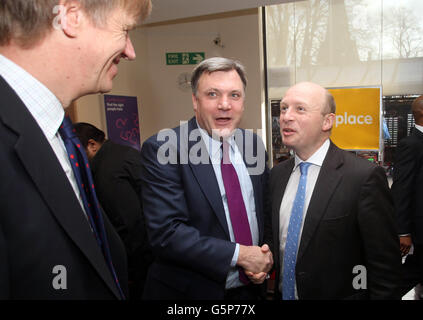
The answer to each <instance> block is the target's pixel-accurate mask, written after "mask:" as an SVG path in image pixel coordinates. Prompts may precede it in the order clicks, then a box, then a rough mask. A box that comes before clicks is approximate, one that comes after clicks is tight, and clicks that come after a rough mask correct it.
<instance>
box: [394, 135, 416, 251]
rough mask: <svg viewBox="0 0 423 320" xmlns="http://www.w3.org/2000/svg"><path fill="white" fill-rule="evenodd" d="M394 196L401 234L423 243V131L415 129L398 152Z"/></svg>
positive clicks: (402, 142) (399, 147)
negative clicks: (408, 235)
mask: <svg viewBox="0 0 423 320" xmlns="http://www.w3.org/2000/svg"><path fill="white" fill-rule="evenodd" d="M393 176H394V181H393V184H392V195H393V197H394V204H395V211H396V214H397V222H398V233H399V234H411V236H412V239H413V243H414V244H416V245H423V133H421V132H420V131H419V130H417V129H414V130H413V131H412V133H411V134H410V135H409V136H408V137H407V138H404V139H402V140H401V141H400V143H399V144H398V147H397V150H396V152H395V161H394V175H393Z"/></svg>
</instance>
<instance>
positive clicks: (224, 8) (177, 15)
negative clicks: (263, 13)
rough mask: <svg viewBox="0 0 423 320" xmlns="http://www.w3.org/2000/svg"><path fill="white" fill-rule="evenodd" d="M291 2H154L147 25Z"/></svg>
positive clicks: (240, 0)
mask: <svg viewBox="0 0 423 320" xmlns="http://www.w3.org/2000/svg"><path fill="white" fill-rule="evenodd" d="M291 1H294V0H152V3H153V11H152V13H151V16H150V17H149V18H148V20H147V21H146V23H156V22H163V21H169V20H177V19H183V18H191V17H197V16H203V15H208V14H215V13H222V12H229V11H236V10H242V9H251V8H258V7H261V6H265V5H272V4H278V3H284V2H291Z"/></svg>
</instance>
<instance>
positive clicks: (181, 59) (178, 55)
mask: <svg viewBox="0 0 423 320" xmlns="http://www.w3.org/2000/svg"><path fill="white" fill-rule="evenodd" d="M205 57H206V55H205V53H204V52H172V53H166V64H167V65H168V66H175V65H188V64H199V63H200V62H201V61H203V60H204V59H205Z"/></svg>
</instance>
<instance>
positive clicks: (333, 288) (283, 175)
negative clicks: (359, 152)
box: [270, 143, 401, 299]
mask: <svg viewBox="0 0 423 320" xmlns="http://www.w3.org/2000/svg"><path fill="white" fill-rule="evenodd" d="M293 167H294V159H290V160H287V161H284V162H282V163H281V164H279V165H277V166H276V167H274V168H273V169H272V171H271V174H270V176H271V177H270V190H271V196H272V225H273V241H274V244H275V247H274V249H273V252H279V251H280V250H279V209H280V205H281V202H282V198H283V194H284V192H285V188H286V185H287V183H288V180H289V177H290V175H291V172H292V169H293ZM274 259H275V265H276V275H277V277H276V284H275V286H276V289H278V287H279V285H278V284H279V280H280V279H279V273H280V255H279V254H274ZM358 265H362V266H365V267H366V269H367V290H362V289H361V290H356V289H354V288H353V285H352V283H353V279H354V277H355V276H358V275H359V274H361V275H363V274H362V273H361V272H360V273H359V272H357V273H353V268H354V267H355V266H358ZM400 266H401V257H400V253H399V243H398V237H397V233H396V229H395V224H394V212H393V206H392V200H391V197H390V193H389V187H388V183H387V179H386V176H385V172H384V170H383V169H382V168H381V167H378V166H375V165H374V164H372V163H370V162H369V161H367V160H364V159H361V158H358V157H356V156H354V155H353V154H351V153H349V152H347V151H343V150H340V149H338V148H337V147H336V146H335V145H334V144H332V143H331V145H330V148H329V150H328V153H327V155H326V157H325V160H324V162H323V165H322V167H321V169H320V173H319V176H318V179H317V181H316V185H315V188H314V191H313V194H312V197H311V200H310V204H309V207H308V211H307V214H306V217H305V221H304V228H303V232H302V236H301V241H300V247H299V251H298V256H297V265H296V281H297V290H298V296H299V299H356V298H366V297H370V298H375V299H378V298H396V293H395V292H396V291H395V290H396V286H397V281H398V277H399V268H400ZM276 296H277V297H278V298H279V297H280V294H279V292H277V295H276Z"/></svg>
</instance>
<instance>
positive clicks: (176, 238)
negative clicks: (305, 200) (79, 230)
mask: <svg viewBox="0 0 423 320" xmlns="http://www.w3.org/2000/svg"><path fill="white" fill-rule="evenodd" d="M191 86H192V89H193V94H192V101H193V106H194V112H195V117H194V118H192V119H191V120H189V122H188V123H186V122H185V123H183V124H181V126H179V127H177V128H174V129H169V130H163V131H161V132H159V134H157V135H155V136H153V137H150V138H149V139H148V140H147V141H145V142H144V144H143V147H142V150H141V155H142V166H143V174H142V179H143V193H142V195H143V204H144V214H145V218H146V223H147V231H148V235H149V240H150V244H151V246H152V249H153V252H154V255H155V261H154V262H153V264H152V265H151V267H150V269H149V272H148V275H147V281H146V286H145V290H144V297H145V298H146V299H258V298H260V297H262V296H263V291H262V286H261V285H259V284H260V283H263V281H264V280H265V276H266V274H267V272H268V271H269V270H270V268H271V266H272V263H273V260H272V254H271V252H270V251H269V246H268V245H267V244H264V243H265V238H264V236H265V234H266V230H268V232H267V234H269V235H270V230H269V229H270V226H269V225H268V223H270V219H267V217H268V215H267V209H266V202H267V201H266V197H267V193H266V186H267V181H268V180H267V177H268V171H267V167H266V163H265V162H266V155H265V149H264V146H263V144H262V142H261V140H260V139H258V137H257V136H256V135H255V134H252V133H251V132H247V131H244V130H240V129H237V127H238V124H239V122H240V120H241V116H242V113H243V111H244V97H245V87H246V77H245V71H244V67H243V66H242V65H241V64H240V63H239V62H236V61H233V60H230V59H225V58H210V59H207V60H204V61H203V62H202V63H200V64H199V65H198V66H197V67H196V68H195V69H194V72H193V75H192V79H191ZM222 146H223V154H224V156H223V157H224V159H225V160H222ZM226 156H229V159H227V158H226ZM229 160H230V161H229ZM228 169H229V170H231V174H233V175H231V178H230V180H229V181H228V180H227V177H228V175H227V174H228V172H227V171H226V170H228ZM231 183H234V184H237V186H230V184H231ZM235 199H236V200H237V204H234V200H235ZM266 228H267V229H266ZM246 276H249V277H250V280H249V279H248V278H247V277H246Z"/></svg>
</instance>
